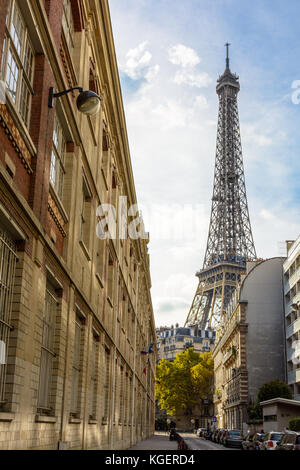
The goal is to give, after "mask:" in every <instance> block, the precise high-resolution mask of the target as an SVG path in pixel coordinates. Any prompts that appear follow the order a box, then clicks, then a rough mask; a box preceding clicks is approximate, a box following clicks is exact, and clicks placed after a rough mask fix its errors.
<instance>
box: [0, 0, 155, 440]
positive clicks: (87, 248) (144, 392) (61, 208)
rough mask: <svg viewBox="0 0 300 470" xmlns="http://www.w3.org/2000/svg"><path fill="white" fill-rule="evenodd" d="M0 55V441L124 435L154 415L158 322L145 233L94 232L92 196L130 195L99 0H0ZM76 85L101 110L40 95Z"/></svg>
mask: <svg viewBox="0 0 300 470" xmlns="http://www.w3.org/2000/svg"><path fill="white" fill-rule="evenodd" d="M0 64H1V69H0V79H1V80H2V82H4V84H5V88H6V104H0V431H1V432H0V448H1V449H57V448H68V449H124V448H128V447H129V446H131V445H133V444H134V443H136V442H137V441H139V440H141V439H143V438H146V437H147V436H149V435H151V434H152V433H153V429H154V380H155V378H154V377H155V354H154V355H149V356H147V357H145V356H142V355H141V354H140V351H141V350H142V349H144V348H145V347H146V346H147V345H148V344H150V343H151V342H152V341H155V337H156V334H155V324H154V316H153V310H152V303H151V296H150V287H151V280H150V274H149V255H148V249H147V243H148V239H146V238H145V237H144V239H142V238H138V239H136V240H133V239H130V238H126V237H125V236H124V237H123V239H120V237H116V239H110V238H108V237H107V238H105V239H100V238H99V237H98V236H97V233H96V227H97V224H98V223H99V218H98V219H97V217H96V214H97V208H98V207H99V205H100V204H103V203H110V204H113V205H114V207H116V209H117V211H116V214H118V209H119V207H118V204H119V200H120V199H119V197H120V196H123V201H124V197H126V198H127V202H126V206H125V211H126V209H127V208H128V207H130V206H131V205H134V204H136V193H135V186H134V181H133V174H132V168H131V161H130V153H129V146H128V139H127V133H126V123H125V117H124V110H123V105H122V97H121V90H120V83H119V76H118V69H117V62H116V57H115V50H114V42H113V36H112V29H111V22H110V16H109V7H108V2H107V0H101V2H100V1H98V2H95V1H94V0H27V1H26V2H24V1H23V0H3V1H1V4H0ZM76 86H81V87H83V89H84V90H92V91H95V92H96V93H98V94H99V95H100V97H101V110H100V112H99V113H98V114H96V115H94V116H87V115H84V114H82V113H80V112H79V111H78V110H77V108H76V98H77V95H78V91H74V92H72V93H69V94H67V95H65V96H63V97H61V98H59V99H55V105H54V108H53V109H51V108H49V107H48V95H49V88H50V87H54V88H55V90H56V91H63V90H67V89H70V88H73V87H76ZM122 207H123V211H124V204H123V205H122ZM98 215H99V213H98ZM123 215H124V214H123ZM100 216H101V214H100V215H99V217H100ZM116 219H117V221H116V222H117V225H116V226H117V232H118V233H119V232H120V230H121V229H123V228H124V226H123V225H124V224H123V221H124V218H120V217H119V218H118V217H116Z"/></svg>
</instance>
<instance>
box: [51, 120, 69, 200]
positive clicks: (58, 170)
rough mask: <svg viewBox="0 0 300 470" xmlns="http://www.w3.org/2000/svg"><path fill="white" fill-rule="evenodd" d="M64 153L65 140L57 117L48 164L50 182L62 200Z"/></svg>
mask: <svg viewBox="0 0 300 470" xmlns="http://www.w3.org/2000/svg"><path fill="white" fill-rule="evenodd" d="M65 153H66V139H65V137H64V135H63V131H62V126H61V124H60V122H59V120H58V118H57V117H55V121H54V130H53V145H52V154H51V164H50V181H51V183H52V186H53V187H54V189H55V191H56V193H57V195H58V196H59V197H60V198H62V195H63V181H64V173H65V169H64V161H65Z"/></svg>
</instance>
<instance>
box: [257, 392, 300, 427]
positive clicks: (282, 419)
mask: <svg viewBox="0 0 300 470" xmlns="http://www.w3.org/2000/svg"><path fill="white" fill-rule="evenodd" d="M260 405H261V407H262V409H263V416H264V418H263V429H264V431H265V432H270V431H279V432H280V431H284V430H285V429H287V428H288V427H289V421H290V420H291V419H293V418H297V417H299V416H300V401H297V400H288V399H286V398H273V399H272V400H266V401H262V402H260Z"/></svg>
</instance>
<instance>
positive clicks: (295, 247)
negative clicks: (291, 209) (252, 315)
mask: <svg viewBox="0 0 300 470" xmlns="http://www.w3.org/2000/svg"><path fill="white" fill-rule="evenodd" d="M283 272H284V299H285V336H286V361H287V382H288V384H289V386H290V387H291V390H292V393H293V398H294V400H300V236H299V237H298V238H297V240H295V241H294V242H287V258H286V261H285V262H284V265H283Z"/></svg>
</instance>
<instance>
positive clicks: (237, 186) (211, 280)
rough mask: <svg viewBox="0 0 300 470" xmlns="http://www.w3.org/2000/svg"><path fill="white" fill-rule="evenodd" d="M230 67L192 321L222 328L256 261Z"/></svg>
mask: <svg viewBox="0 0 300 470" xmlns="http://www.w3.org/2000/svg"><path fill="white" fill-rule="evenodd" d="M228 48H229V44H228V43H227V44H226V49H227V54H226V69H225V72H224V74H223V75H222V76H220V77H219V79H218V81H217V88H216V91H217V94H218V96H219V117H218V130H217V144H216V161H215V175H214V188H213V197H212V209H211V218H210V227H209V234H208V241H207V248H206V253H205V258H204V264H203V268H202V270H201V271H199V272H198V273H197V274H196V276H197V277H198V278H199V284H198V287H197V290H196V294H195V296H194V300H193V303H192V306H191V308H190V311H189V313H188V316H187V319H186V324H188V325H198V326H199V327H200V328H201V329H210V328H211V329H216V328H217V327H218V324H219V322H220V320H221V318H222V315H223V313H224V311H225V309H226V307H227V304H228V302H229V300H230V298H231V296H232V293H233V291H234V290H235V289H236V286H237V284H238V282H239V281H240V278H241V274H242V273H243V272H244V271H245V268H246V261H247V260H248V259H253V260H254V259H256V251H255V247H254V242H253V236H252V231H251V225H250V218H249V211H248V204H247V197H246V186H245V176H244V165H243V155H242V146H241V137H240V125H239V115H238V104H237V95H238V92H239V90H240V85H239V77H238V76H237V75H235V74H233V73H231V71H230V68H229V56H228Z"/></svg>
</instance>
